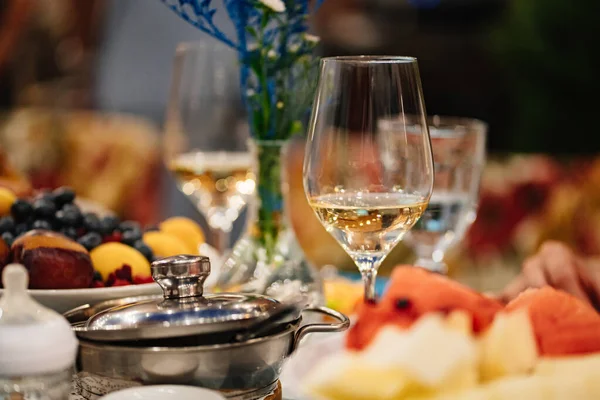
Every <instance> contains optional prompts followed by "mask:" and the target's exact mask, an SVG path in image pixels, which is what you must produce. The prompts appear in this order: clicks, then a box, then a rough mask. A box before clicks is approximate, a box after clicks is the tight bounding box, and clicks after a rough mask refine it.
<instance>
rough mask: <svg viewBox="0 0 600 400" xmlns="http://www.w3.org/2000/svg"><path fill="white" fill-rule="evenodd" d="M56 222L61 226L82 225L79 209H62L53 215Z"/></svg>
mask: <svg viewBox="0 0 600 400" xmlns="http://www.w3.org/2000/svg"><path fill="white" fill-rule="evenodd" d="M55 218H56V220H57V221H58V222H59V223H60V225H61V226H79V225H81V223H82V220H83V216H82V215H81V211H79V208H73V207H67V206H65V207H63V209H62V210H60V211H57V212H56V214H55Z"/></svg>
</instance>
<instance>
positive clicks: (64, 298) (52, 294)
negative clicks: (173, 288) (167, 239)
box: [0, 283, 162, 314]
mask: <svg viewBox="0 0 600 400" xmlns="http://www.w3.org/2000/svg"><path fill="white" fill-rule="evenodd" d="M28 292H29V294H30V295H31V297H33V298H34V299H35V300H36V301H37V302H39V303H40V304H42V305H44V306H46V307H48V308H51V309H53V310H54V311H56V312H59V313H61V314H62V313H64V312H66V311H69V310H72V309H73V308H76V307H79V306H82V305H84V304H96V303H99V302H101V301H105V300H113V299H120V298H122V297H132V296H150V295H154V294H161V293H162V290H161V289H160V286H158V284H157V283H144V284H142V285H129V286H116V287H107V288H89V289H57V290H40V289H31V290H28ZM3 293H4V290H3V289H0V297H2V294H3Z"/></svg>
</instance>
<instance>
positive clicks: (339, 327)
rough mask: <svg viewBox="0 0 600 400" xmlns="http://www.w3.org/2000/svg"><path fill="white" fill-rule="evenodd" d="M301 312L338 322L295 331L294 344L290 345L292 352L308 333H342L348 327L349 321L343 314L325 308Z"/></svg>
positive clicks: (308, 309)
mask: <svg viewBox="0 0 600 400" xmlns="http://www.w3.org/2000/svg"><path fill="white" fill-rule="evenodd" d="M302 312H313V313H318V314H323V315H327V316H328V317H331V318H334V319H336V320H338V321H339V322H337V323H333V324H307V325H304V326H303V327H301V328H300V329H298V330H297V331H296V335H295V336H294V343H293V344H292V352H293V351H295V350H296V349H297V348H298V346H299V345H300V342H301V341H302V339H304V337H305V336H306V335H308V334H309V333H316V332H342V331H345V330H346V329H348V327H349V326H350V320H349V319H348V317H346V316H345V315H344V314H342V313H340V312H337V311H335V310H332V309H330V308H327V307H308V308H305V309H304V310H302Z"/></svg>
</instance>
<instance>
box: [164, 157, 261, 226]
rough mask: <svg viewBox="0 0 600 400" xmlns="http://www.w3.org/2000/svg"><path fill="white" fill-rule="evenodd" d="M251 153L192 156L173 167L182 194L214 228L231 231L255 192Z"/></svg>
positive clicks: (174, 163) (178, 158)
mask: <svg viewBox="0 0 600 400" xmlns="http://www.w3.org/2000/svg"><path fill="white" fill-rule="evenodd" d="M252 162H253V157H252V154H250V153H249V152H201V151H198V152H191V153H184V154H180V155H178V156H177V157H175V159H174V160H173V161H171V163H170V165H169V169H170V170H171V173H172V174H173V176H174V177H175V179H176V181H177V185H178V187H179V189H180V190H181V192H182V193H183V194H185V195H186V196H188V197H190V198H191V199H192V201H193V202H194V204H196V207H198V209H200V210H202V212H203V213H204V215H205V216H206V219H207V221H208V224H209V225H210V226H211V227H213V228H218V229H221V230H223V231H226V232H228V231H230V230H231V225H232V221H235V220H236V219H237V218H238V216H239V214H240V212H241V211H242V209H243V208H244V207H245V205H246V202H247V199H248V197H249V196H250V195H252V193H253V192H254V186H255V178H254V173H253V172H252Z"/></svg>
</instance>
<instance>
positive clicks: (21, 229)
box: [15, 223, 30, 236]
mask: <svg viewBox="0 0 600 400" xmlns="http://www.w3.org/2000/svg"><path fill="white" fill-rule="evenodd" d="M29 228H30V227H29V225H27V224H26V223H20V224H17V225H16V226H15V235H17V236H19V235H22V234H24V233H25V232H27V231H28V230H29Z"/></svg>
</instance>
